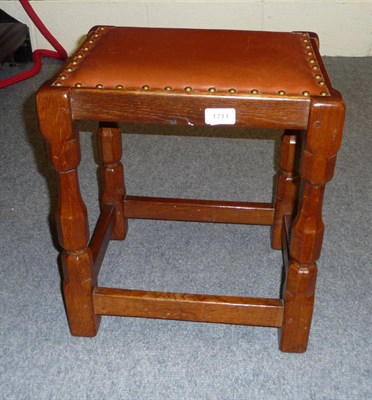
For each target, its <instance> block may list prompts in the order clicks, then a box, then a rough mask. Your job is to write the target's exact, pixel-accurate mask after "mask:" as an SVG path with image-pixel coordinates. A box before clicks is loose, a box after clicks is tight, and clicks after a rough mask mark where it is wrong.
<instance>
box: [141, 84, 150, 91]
mask: <svg viewBox="0 0 372 400" xmlns="http://www.w3.org/2000/svg"><path fill="white" fill-rule="evenodd" d="M149 89H150V86H149V85H143V86H142V90H149Z"/></svg>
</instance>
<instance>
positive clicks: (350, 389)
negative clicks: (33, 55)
mask: <svg viewBox="0 0 372 400" xmlns="http://www.w3.org/2000/svg"><path fill="white" fill-rule="evenodd" d="M325 61H326V64H327V67H328V70H329V72H330V75H331V78H332V80H333V84H334V86H335V87H336V88H338V89H339V90H340V91H341V92H342V93H343V95H344V98H345V101H346V105H347V118H346V126H345V131H344V141H343V146H342V148H341V150H340V153H339V157H338V162H337V167H336V174H335V177H334V179H333V181H331V182H330V183H329V184H328V186H327V189H326V196H325V205H324V214H323V215H324V222H325V224H326V234H325V240H324V246H323V253H322V256H321V259H320V260H319V277H318V285H317V292H316V308H315V313H314V318H313V326H312V331H311V338H310V344H309V348H308V351H307V353H305V354H301V355H298V354H284V353H281V352H280V351H279V350H278V343H277V331H276V330H275V329H267V328H258V327H244V326H229V325H217V324H202V323H190V322H176V321H161V320H150V319H135V318H114V317H104V318H103V320H102V323H101V328H100V331H99V334H98V336H97V337H96V338H93V339H86V338H76V337H72V336H70V334H69V331H68V327H67V321H66V317H65V312H64V307H63V302H62V297H61V286H60V281H61V277H60V269H59V267H58V249H59V248H58V244H57V241H56V232H55V226H54V223H53V210H54V207H55V205H56V187H55V184H54V173H53V172H52V171H51V169H50V167H49V164H48V161H47V159H46V155H45V152H44V148H43V143H42V139H41V136H40V134H39V132H38V126H37V118H36V112H35V104H34V95H35V91H36V90H37V89H38V87H39V86H40V84H41V83H42V82H43V81H44V80H45V79H47V78H49V77H51V75H52V74H54V73H55V71H56V69H58V67H59V65H58V64H57V63H56V62H52V61H48V62H46V63H45V65H44V68H43V71H42V73H41V74H39V75H38V76H37V77H35V78H33V79H31V80H28V81H25V82H23V83H19V84H17V85H15V86H13V87H9V88H6V89H3V90H1V91H0V107H1V112H0V121H1V122H0V171H1V174H0V252H1V258H0V398H1V399H9V400H13V399H14V400H22V399H25V400H26V399H27V400H28V399H32V400H34V399H35V400H43V399H46V400H50V399H58V400H59V399H79V400H83V399H89V400H93V399H110V400H115V399H131V400H136V399H138V400H146V399H151V400H156V399H162V400H164V399H211V400H212V399H213V400H215V399H221V400H230V399H238V400H242V399H264V400H281V399H283V400H292V399H296V400H299V399H301V400H310V399H311V400H323V399H324V400H357V399H358V400H368V399H371V398H372V388H371V382H372V356H371V349H372V343H371V342H372V341H371V337H372V335H371V303H372V298H371V287H372V282H371V276H372V271H371V269H372V256H371V247H372V246H371V243H372V232H371V226H372V220H371V215H372V209H371V208H372V207H371V203H372V202H371V199H372V178H371V171H372V165H371V159H372V157H371V154H372V135H371V126H372V96H371V89H372V86H371V82H372V73H371V71H372V59H371V58H326V60H325ZM12 72H13V70H12V71H10V72H9V71H7V70H0V78H2V77H4V76H6V75H7V74H9V73H12ZM124 128H125V129H126V131H127V132H128V133H126V134H124V135H123V142H124V154H123V162H124V167H125V171H126V185H127V191H128V193H130V194H146V195H154V196H156V195H162V196H185V197H201V198H215V199H217V198H218V199H225V200H248V201H250V200H252V201H271V196H272V194H271V187H272V176H273V174H274V173H275V167H274V160H275V159H276V157H277V150H278V140H277V139H278V132H276V131H263V132H262V133H261V135H262V136H261V137H262V139H259V137H260V136H259V131H257V130H248V131H244V130H238V129H237V130H234V131H233V132H232V133H229V132H228V131H227V130H226V129H223V128H221V129H217V132H216V133H217V136H218V137H214V138H211V137H210V136H211V131H210V129H197V128H195V129H194V130H192V132H191V134H192V135H191V136H189V137H184V136H182V132H183V130H182V129H180V128H179V127H171V128H168V129H166V130H160V128H158V127H146V128H143V129H142V128H141V127H124ZM94 129H95V126H94V125H93V124H91V123H85V122H84V123H82V130H83V131H84V132H87V133H85V134H82V135H81V137H82V142H81V143H82V149H83V160H82V163H81V168H80V170H79V172H80V181H81V186H82V193H83V196H84V200H85V202H86V204H87V206H88V208H89V209H90V212H91V213H90V222H91V227H93V226H94V223H95V219H96V218H97V214H98V208H97V183H96V168H97V166H96V164H95V162H94V151H93V148H94V146H93V145H92V144H94V139H93V135H92V133H91V132H93V131H94ZM141 131H145V132H146V133H148V135H140V132H141ZM246 137H249V138H251V139H252V140H245V138H246ZM281 266H282V260H281V254H280V252H276V251H273V250H271V248H270V241H269V229H268V228H267V227H254V226H241V225H213V224H198V223H179V222H160V221H139V220H131V221H130V226H129V234H128V237H127V239H126V240H125V241H124V242H112V243H111V244H110V246H109V250H108V253H107V255H106V258H105V262H104V265H103V269H102V271H101V274H100V278H99V279H100V281H99V282H100V284H102V285H106V286H118V287H126V288H138V289H153V290H167V291H181V292H185V291H186V292H187V291H189V292H195V293H198V292H202V293H203V292H204V293H217V294H232V295H247V296H249V295H252V296H262V297H277V296H278V293H279V280H280V274H281Z"/></svg>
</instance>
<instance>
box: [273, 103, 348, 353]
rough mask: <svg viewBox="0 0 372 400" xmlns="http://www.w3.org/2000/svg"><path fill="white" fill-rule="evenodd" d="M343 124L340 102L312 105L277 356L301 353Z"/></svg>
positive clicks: (309, 316) (310, 315)
mask: <svg viewBox="0 0 372 400" xmlns="http://www.w3.org/2000/svg"><path fill="white" fill-rule="evenodd" d="M343 121H344V107H343V103H342V100H341V97H336V98H329V99H319V100H317V99H313V100H312V104H311V108H310V115H309V124H308V129H307V132H306V133H305V135H304V136H305V137H304V149H303V154H302V160H301V178H302V180H303V190H302V195H301V199H300V205H299V211H298V214H297V216H296V218H295V220H294V221H293V227H292V231H291V235H290V244H289V263H288V270H287V276H286V281H285V284H284V287H283V299H284V318H283V325H282V328H281V335H280V349H281V350H282V351H286V352H295V353H301V352H304V351H306V348H307V344H308V338H309V332H310V325H311V319H312V314H313V305H314V292H315V282H316V275H317V265H316V261H317V260H318V258H319V257H320V252H321V246H322V240H323V233H324V224H323V220H322V204H323V195H324V187H325V183H326V182H328V181H329V180H330V179H331V178H332V176H333V171H334V167H335V161H336V153H337V150H338V149H339V146H340V143H341V136H342V128H343Z"/></svg>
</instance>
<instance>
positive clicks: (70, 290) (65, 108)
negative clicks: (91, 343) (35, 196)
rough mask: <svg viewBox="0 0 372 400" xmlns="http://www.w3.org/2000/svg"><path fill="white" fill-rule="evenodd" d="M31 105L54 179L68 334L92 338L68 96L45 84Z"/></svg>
mask: <svg viewBox="0 0 372 400" xmlns="http://www.w3.org/2000/svg"><path fill="white" fill-rule="evenodd" d="M37 107H38V114H39V123H40V129H41V132H42V134H43V136H44V138H45V140H46V145H47V150H48V154H49V157H50V161H51V164H52V166H53V168H54V169H55V170H56V171H57V175H58V196H59V197H58V206H57V211H56V222H57V231H58V239H59V242H60V244H61V246H62V248H63V251H62V257H61V258H62V267H63V293H64V300H65V305H66V311H67V316H68V321H69V325H70V331H71V334H72V335H77V336H94V335H96V333H97V330H98V326H99V321H100V317H99V316H97V315H95V313H94V308H93V289H94V288H95V286H96V277H95V276H94V273H93V259H92V253H91V251H90V249H89V247H88V240H89V227H88V218H87V209H86V206H85V204H84V202H83V200H82V198H81V194H80V188H79V181H78V174H77V167H78V165H79V163H80V145H79V137H78V130H77V126H76V124H75V123H74V122H73V120H72V116H71V109H70V102H69V93H68V92H67V93H66V92H65V91H64V90H63V89H57V88H49V87H47V86H45V87H44V88H42V89H41V90H40V91H39V92H38V94H37Z"/></svg>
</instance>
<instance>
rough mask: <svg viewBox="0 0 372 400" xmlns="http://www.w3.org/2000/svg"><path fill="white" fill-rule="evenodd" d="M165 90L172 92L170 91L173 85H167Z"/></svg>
mask: <svg viewBox="0 0 372 400" xmlns="http://www.w3.org/2000/svg"><path fill="white" fill-rule="evenodd" d="M164 90H166V91H167V92H170V91H171V90H172V87H171V86H166V87H165V88H164Z"/></svg>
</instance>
